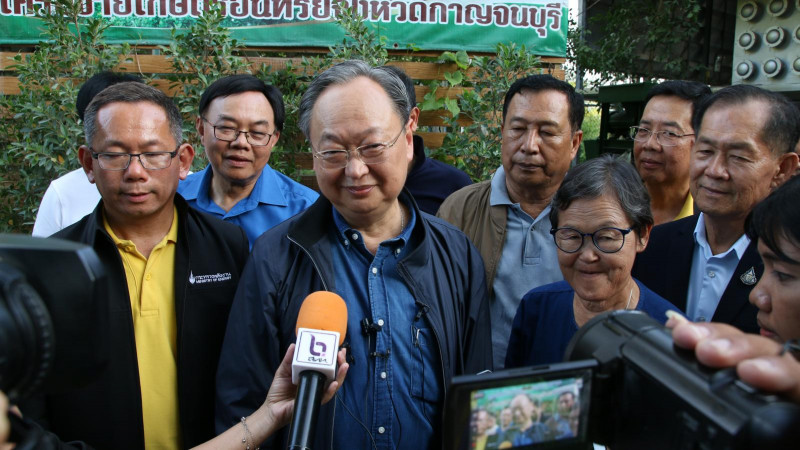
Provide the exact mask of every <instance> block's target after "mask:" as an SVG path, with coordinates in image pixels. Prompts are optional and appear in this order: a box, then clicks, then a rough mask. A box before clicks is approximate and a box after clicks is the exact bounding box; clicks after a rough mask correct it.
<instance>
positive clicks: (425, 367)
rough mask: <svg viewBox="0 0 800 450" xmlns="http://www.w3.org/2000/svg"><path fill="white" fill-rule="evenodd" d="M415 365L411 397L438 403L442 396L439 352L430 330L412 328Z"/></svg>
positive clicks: (412, 374)
mask: <svg viewBox="0 0 800 450" xmlns="http://www.w3.org/2000/svg"><path fill="white" fill-rule="evenodd" d="M411 332H412V336H411V338H412V348H411V352H412V354H413V365H412V370H411V395H412V396H414V397H417V398H420V399H423V400H425V401H427V402H431V403H437V402H438V401H439V399H440V396H441V389H440V386H441V385H440V383H439V370H440V367H441V362H440V361H439V352H438V349H437V348H436V337H435V336H434V335H433V330H431V329H430V328H417V327H413V326H412V327H411Z"/></svg>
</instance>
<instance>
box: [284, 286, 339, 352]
mask: <svg viewBox="0 0 800 450" xmlns="http://www.w3.org/2000/svg"><path fill="white" fill-rule="evenodd" d="M298 328H311V329H312V330H325V331H337V332H338V333H339V345H342V343H343V342H344V337H345V335H346V334H347V305H346V304H345V303H344V299H343V298H342V297H340V296H338V295H336V294H334V293H333V292H328V291H317V292H312V293H311V294H309V295H308V297H306V299H305V300H303V304H302V305H300V312H299V313H298V314H297V326H296V327H295V329H294V332H295V335H296V334H297V329H298Z"/></svg>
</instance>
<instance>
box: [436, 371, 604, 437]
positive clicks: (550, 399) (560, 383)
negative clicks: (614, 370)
mask: <svg viewBox="0 0 800 450" xmlns="http://www.w3.org/2000/svg"><path fill="white" fill-rule="evenodd" d="M593 366H594V364H593V363H563V364H555V365H550V366H544V367H542V366H539V367H533V368H524V369H513V370H508V371H502V372H497V373H493V374H487V375H482V376H481V375H476V376H469V377H457V378H455V379H454V380H453V390H452V392H453V396H451V397H450V399H449V400H450V401H449V402H448V410H447V411H446V413H445V414H446V416H447V417H446V424H447V427H448V429H447V430H446V433H445V434H446V436H448V435H449V436H448V437H447V438H446V440H445V442H447V448H448V449H453V450H455V449H470V450H472V449H475V450H491V449H501V448H514V449H517V448H518V449H530V448H537V449H538V448H581V445H580V444H585V443H586V442H587V439H586V434H587V433H586V430H587V423H586V422H587V418H588V411H589V402H590V395H591V380H592V371H591V367H593ZM576 444H579V445H576Z"/></svg>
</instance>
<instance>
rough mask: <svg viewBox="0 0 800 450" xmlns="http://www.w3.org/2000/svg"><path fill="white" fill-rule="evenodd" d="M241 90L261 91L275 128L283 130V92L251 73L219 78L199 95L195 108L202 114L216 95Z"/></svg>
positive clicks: (230, 93)
mask: <svg viewBox="0 0 800 450" xmlns="http://www.w3.org/2000/svg"><path fill="white" fill-rule="evenodd" d="M242 92H261V93H262V94H264V97H266V98H267V101H268V102H269V105H270V106H271V107H272V114H273V116H275V129H277V130H278V131H283V122H284V121H285V120H286V108H285V107H284V106H283V94H281V91H280V90H279V89H278V88H276V87H275V86H272V85H269V84H267V83H264V82H263V81H261V80H259V79H258V78H256V77H254V76H253V75H247V74H239V75H230V76H227V77H223V78H220V79H219V80H217V81H215V82H213V83H211V85H210V86H209V87H207V88H206V90H205V92H203V95H201V96H200V104H199V105H198V107H197V109H198V112H199V113H200V115H201V116H202V115H203V114H204V113H205V112H206V109H208V105H210V104H211V102H212V101H213V100H214V99H215V98H217V97H227V96H229V95H235V94H241V93H242Z"/></svg>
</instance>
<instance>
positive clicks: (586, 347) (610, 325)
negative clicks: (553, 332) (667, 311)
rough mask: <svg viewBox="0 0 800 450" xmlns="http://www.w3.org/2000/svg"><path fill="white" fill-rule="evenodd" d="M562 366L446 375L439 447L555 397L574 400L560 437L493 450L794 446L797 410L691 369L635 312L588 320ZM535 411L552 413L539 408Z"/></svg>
mask: <svg viewBox="0 0 800 450" xmlns="http://www.w3.org/2000/svg"><path fill="white" fill-rule="evenodd" d="M565 361H568V362H564V363H559V364H553V365H547V366H536V367H529V368H522V369H511V370H507V371H500V372H497V373H494V374H490V375H488V376H481V375H478V376H466V377H456V378H454V380H453V389H452V391H451V392H452V395H451V396H450V397H449V399H448V404H447V409H446V412H445V417H446V425H445V426H446V429H445V438H446V439H445V442H447V443H448V444H447V448H449V449H466V448H474V445H475V443H476V442H478V440H479V439H484V438H483V437H478V436H476V435H475V434H476V433H475V427H474V426H473V427H470V417H471V416H472V415H474V414H475V412H476V411H478V410H481V409H487V408H488V409H491V408H494V410H497V409H498V407H500V408H503V407H506V405H505V402H507V401H508V399H509V398H512V397H513V396H518V395H520V394H521V393H524V394H525V395H527V396H528V397H530V398H535V399H537V401H540V402H542V403H543V404H551V403H552V402H553V400H554V399H556V398H558V397H559V395H561V394H562V393H564V392H571V393H573V395H575V396H576V402H575V414H574V417H573V428H572V431H573V432H572V433H570V435H568V436H567V435H564V434H562V435H561V436H556V435H555V434H547V433H546V432H545V433H544V436H545V438H544V439H542V440H540V441H539V442H533V443H531V442H523V441H524V440H522V439H519V438H516V437H515V436H513V434H512V433H510V432H507V435H506V436H504V437H502V438H500V440H501V441H502V442H501V443H502V445H500V446H498V447H496V448H537V449H539V448H560V449H586V448H591V444H592V443H599V444H604V445H608V446H610V447H611V448H612V449H613V450H634V449H635V450H640V449H715V450H716V449H742V450H743V449H770V450H772V449H790V448H791V449H794V448H797V446H798V442H800V406H798V405H796V404H793V403H789V402H786V401H784V400H782V399H780V398H779V397H776V396H774V395H769V394H764V393H761V392H759V391H757V390H756V389H754V388H753V387H751V386H749V385H747V384H745V383H743V382H742V381H740V380H738V379H737V378H736V375H735V372H734V371H733V370H732V369H725V370H713V369H709V368H707V367H705V366H703V365H701V364H699V363H698V362H697V360H696V359H695V357H694V354H693V352H691V351H687V350H684V349H680V348H677V347H675V345H674V344H673V341H672V335H671V332H670V331H669V330H667V329H666V328H664V327H663V326H662V325H661V324H659V323H658V322H656V321H655V320H653V319H652V318H650V317H649V316H647V315H646V314H644V313H641V312H636V311H612V312H608V313H605V314H602V315H600V316H597V317H595V318H593V319H592V320H590V321H589V322H588V323H587V324H585V325H584V326H583V327H582V328H581V329H580V330H578V333H577V334H576V335H575V336H574V337H573V339H572V340H571V341H570V344H569V346H568V347H567V351H566V355H565ZM541 414H542V416H544V415H545V414H548V415H554V416H556V414H557V413H556V411H555V409H553V410H549V411H544V408H542V412H541ZM562 415H563V413H562ZM540 418H541V417H540ZM517 444H520V445H517ZM487 448H488V447H487Z"/></svg>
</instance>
